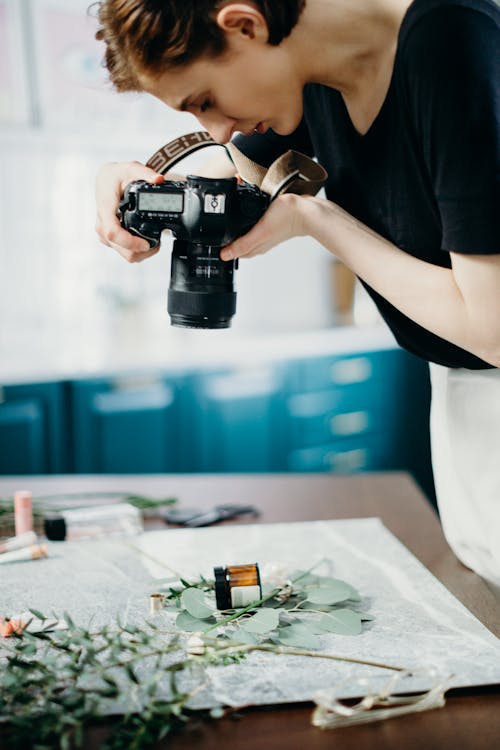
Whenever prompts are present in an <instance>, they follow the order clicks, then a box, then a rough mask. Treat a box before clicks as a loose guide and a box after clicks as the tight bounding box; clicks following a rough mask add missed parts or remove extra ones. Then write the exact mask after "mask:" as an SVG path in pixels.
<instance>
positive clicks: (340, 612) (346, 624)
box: [318, 609, 362, 635]
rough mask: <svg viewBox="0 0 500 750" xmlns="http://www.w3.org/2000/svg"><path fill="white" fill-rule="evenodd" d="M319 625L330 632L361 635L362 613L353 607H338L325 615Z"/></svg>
mask: <svg viewBox="0 0 500 750" xmlns="http://www.w3.org/2000/svg"><path fill="white" fill-rule="evenodd" d="M318 625H319V627H320V628H322V629H323V630H326V631H327V632H328V633H337V634H338V635H359V634H360V633H361V629H362V626H361V615H360V614H359V612H354V611H353V610H352V609H337V610H333V611H332V612H330V613H329V614H327V615H323V616H322V617H321V618H320V620H319V623H318Z"/></svg>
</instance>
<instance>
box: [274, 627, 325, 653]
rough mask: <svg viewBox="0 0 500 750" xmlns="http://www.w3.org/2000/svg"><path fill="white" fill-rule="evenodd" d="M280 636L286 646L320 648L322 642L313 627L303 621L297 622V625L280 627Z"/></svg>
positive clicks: (281, 641)
mask: <svg viewBox="0 0 500 750" xmlns="http://www.w3.org/2000/svg"><path fill="white" fill-rule="evenodd" d="M278 637H279V639H280V643H282V644H283V645H284V646H295V647H296V648H311V649H314V648H319V646H320V642H319V638H318V636H317V635H315V634H314V633H313V632H312V630H311V628H309V627H308V626H307V625H304V624H303V623H297V624H296V625H289V626H288V627H286V628H280V629H279V630H278Z"/></svg>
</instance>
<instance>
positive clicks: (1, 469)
mask: <svg viewBox="0 0 500 750" xmlns="http://www.w3.org/2000/svg"><path fill="white" fill-rule="evenodd" d="M65 393H66V384H65V383H62V382H57V383H29V384H23V385H10V386H4V387H3V388H2V389H1V395H2V399H1V401H0V474H48V473H65V472H67V471H68V470H69V468H70V465H69V436H68V424H67V420H68V413H67V409H66V404H65Z"/></svg>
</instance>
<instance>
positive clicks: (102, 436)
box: [72, 376, 182, 474]
mask: <svg viewBox="0 0 500 750" xmlns="http://www.w3.org/2000/svg"><path fill="white" fill-rule="evenodd" d="M181 382H182V379H181V380H180V381H179V383H181ZM179 383H178V382H176V380H175V378H171V379H168V378H162V377H154V376H148V377H147V378H137V377H130V378H128V377H126V376H123V377H120V378H110V379H99V380H97V379H94V380H87V381H78V382H75V383H73V386H72V404H73V430H74V441H75V442H74V464H75V471H77V472H81V473H89V472H90V473H94V472H95V473H110V474H113V473H118V474H120V473H160V472H176V471H180V470H181V469H182V467H181V460H182V446H181V441H180V424H181V413H180V402H181V390H182V389H181V387H180V385H179Z"/></svg>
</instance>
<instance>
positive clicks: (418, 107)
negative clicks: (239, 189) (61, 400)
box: [235, 0, 500, 369]
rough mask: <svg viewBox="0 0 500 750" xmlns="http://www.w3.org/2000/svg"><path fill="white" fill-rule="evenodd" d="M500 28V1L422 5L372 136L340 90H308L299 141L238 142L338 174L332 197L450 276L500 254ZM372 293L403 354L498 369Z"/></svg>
mask: <svg viewBox="0 0 500 750" xmlns="http://www.w3.org/2000/svg"><path fill="white" fill-rule="evenodd" d="M499 19H500V10H499V8H498V6H497V5H496V4H495V2H494V0H414V2H413V3H412V5H410V7H409V9H408V11H407V13H406V15H405V17H404V20H403V23H402V25H401V29H400V32H399V39H398V47H397V53H396V57H395V63H394V70H393V74H392V79H391V83H390V87H389V90H388V93H387V96H386V99H385V101H384V104H383V105H382V108H381V110H380V113H379V114H378V116H377V118H376V119H375V121H374V122H373V124H372V126H371V127H370V129H369V131H368V132H367V133H366V134H365V135H360V134H359V133H358V132H357V131H356V130H355V128H354V126H353V124H352V122H351V120H350V118H349V114H348V112H347V109H346V107H345V104H344V101H343V99H342V96H341V95H340V93H339V92H338V91H336V90H335V89H332V88H329V87H327V86H322V85H320V84H308V85H307V86H306V87H305V89H304V120H303V122H302V124H301V126H300V127H299V128H298V130H297V131H296V132H295V133H294V134H293V135H291V136H285V137H283V136H278V135H276V134H275V133H273V132H272V131H267V133H265V134H263V135H258V134H254V135H252V136H249V137H246V136H242V135H238V136H237V137H236V138H235V143H236V144H237V145H238V147H239V148H240V149H241V150H242V151H243V152H244V153H245V154H247V155H248V156H249V157H250V158H252V159H254V161H257V162H259V163H260V164H263V165H265V166H267V165H269V164H270V163H271V162H272V161H273V160H274V159H275V158H276V157H277V156H278V155H279V154H280V153H282V152H283V151H285V150H286V149H288V148H295V149H296V150H298V151H301V152H303V153H307V154H309V155H314V156H315V157H317V159H318V161H319V162H320V163H321V164H323V166H324V167H325V168H326V169H327V171H328V173H329V180H328V184H327V186H326V195H327V197H328V198H329V199H330V200H332V201H334V202H336V203H338V204H339V205H341V206H342V207H343V208H344V209H346V210H347V211H348V212H349V213H351V214H353V215H354V216H356V217H357V218H358V219H360V220H361V221H363V222H364V223H365V224H367V225H368V226H369V227H371V228H372V229H374V230H375V231H377V232H379V233H380V234H381V235H382V236H384V237H385V238H387V239H388V240H390V241H391V242H393V243H394V244H395V245H397V246H398V247H399V248H401V249H402V250H404V251H405V252H407V253H409V254H411V255H413V256H415V257H417V258H420V259H422V260H425V261H428V262H430V263H433V264H434V265H437V266H442V267H445V268H450V267H451V261H450V255H449V253H450V251H453V252H456V253H467V254H494V253H500V232H499V226H500V222H499V215H500V200H499V187H498V185H499V152H500V33H499V31H500V28H499ZM365 286H366V288H367V290H368V292H369V293H370V295H371V297H372V298H373V300H374V301H375V303H376V305H377V307H378V309H379V310H380V312H381V314H382V316H383V317H384V319H385V320H386V322H387V324H388V325H389V327H390V328H391V330H392V331H393V333H394V335H395V337H396V340H397V341H398V342H399V344H400V345H401V346H403V347H404V348H405V349H407V350H409V351H410V352H413V353H414V354H417V355H418V356H420V357H423V358H425V359H427V360H430V361H432V362H437V363H439V364H443V365H447V366H449V367H466V368H470V369H483V368H486V367H490V365H489V364H487V363H486V362H483V360H481V359H479V358H478V357H476V356H475V355H473V354H471V353H469V352H467V351H465V350H463V349H461V348H459V347H457V346H455V345H454V344H451V343H449V342H448V341H445V340H444V339H442V338H440V337H439V336H436V335H435V334H433V333H431V332H429V331H427V330H426V329H424V328H422V327H421V326H419V325H418V324H417V323H415V322H413V321H412V320H410V319H409V318H408V317H406V316H405V315H403V314H402V313H401V312H400V311H399V310H397V309H396V308H395V307H394V306H393V305H391V304H390V303H389V302H388V301H387V300H386V299H384V298H383V297H381V296H380V295H379V294H378V293H377V292H375V291H374V290H373V289H371V288H370V287H369V286H368V285H366V284H365ZM499 293H500V290H499ZM439 303H440V301H439V299H429V300H428V301H427V304H429V305H435V306H436V307H437V306H438V305H439Z"/></svg>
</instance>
